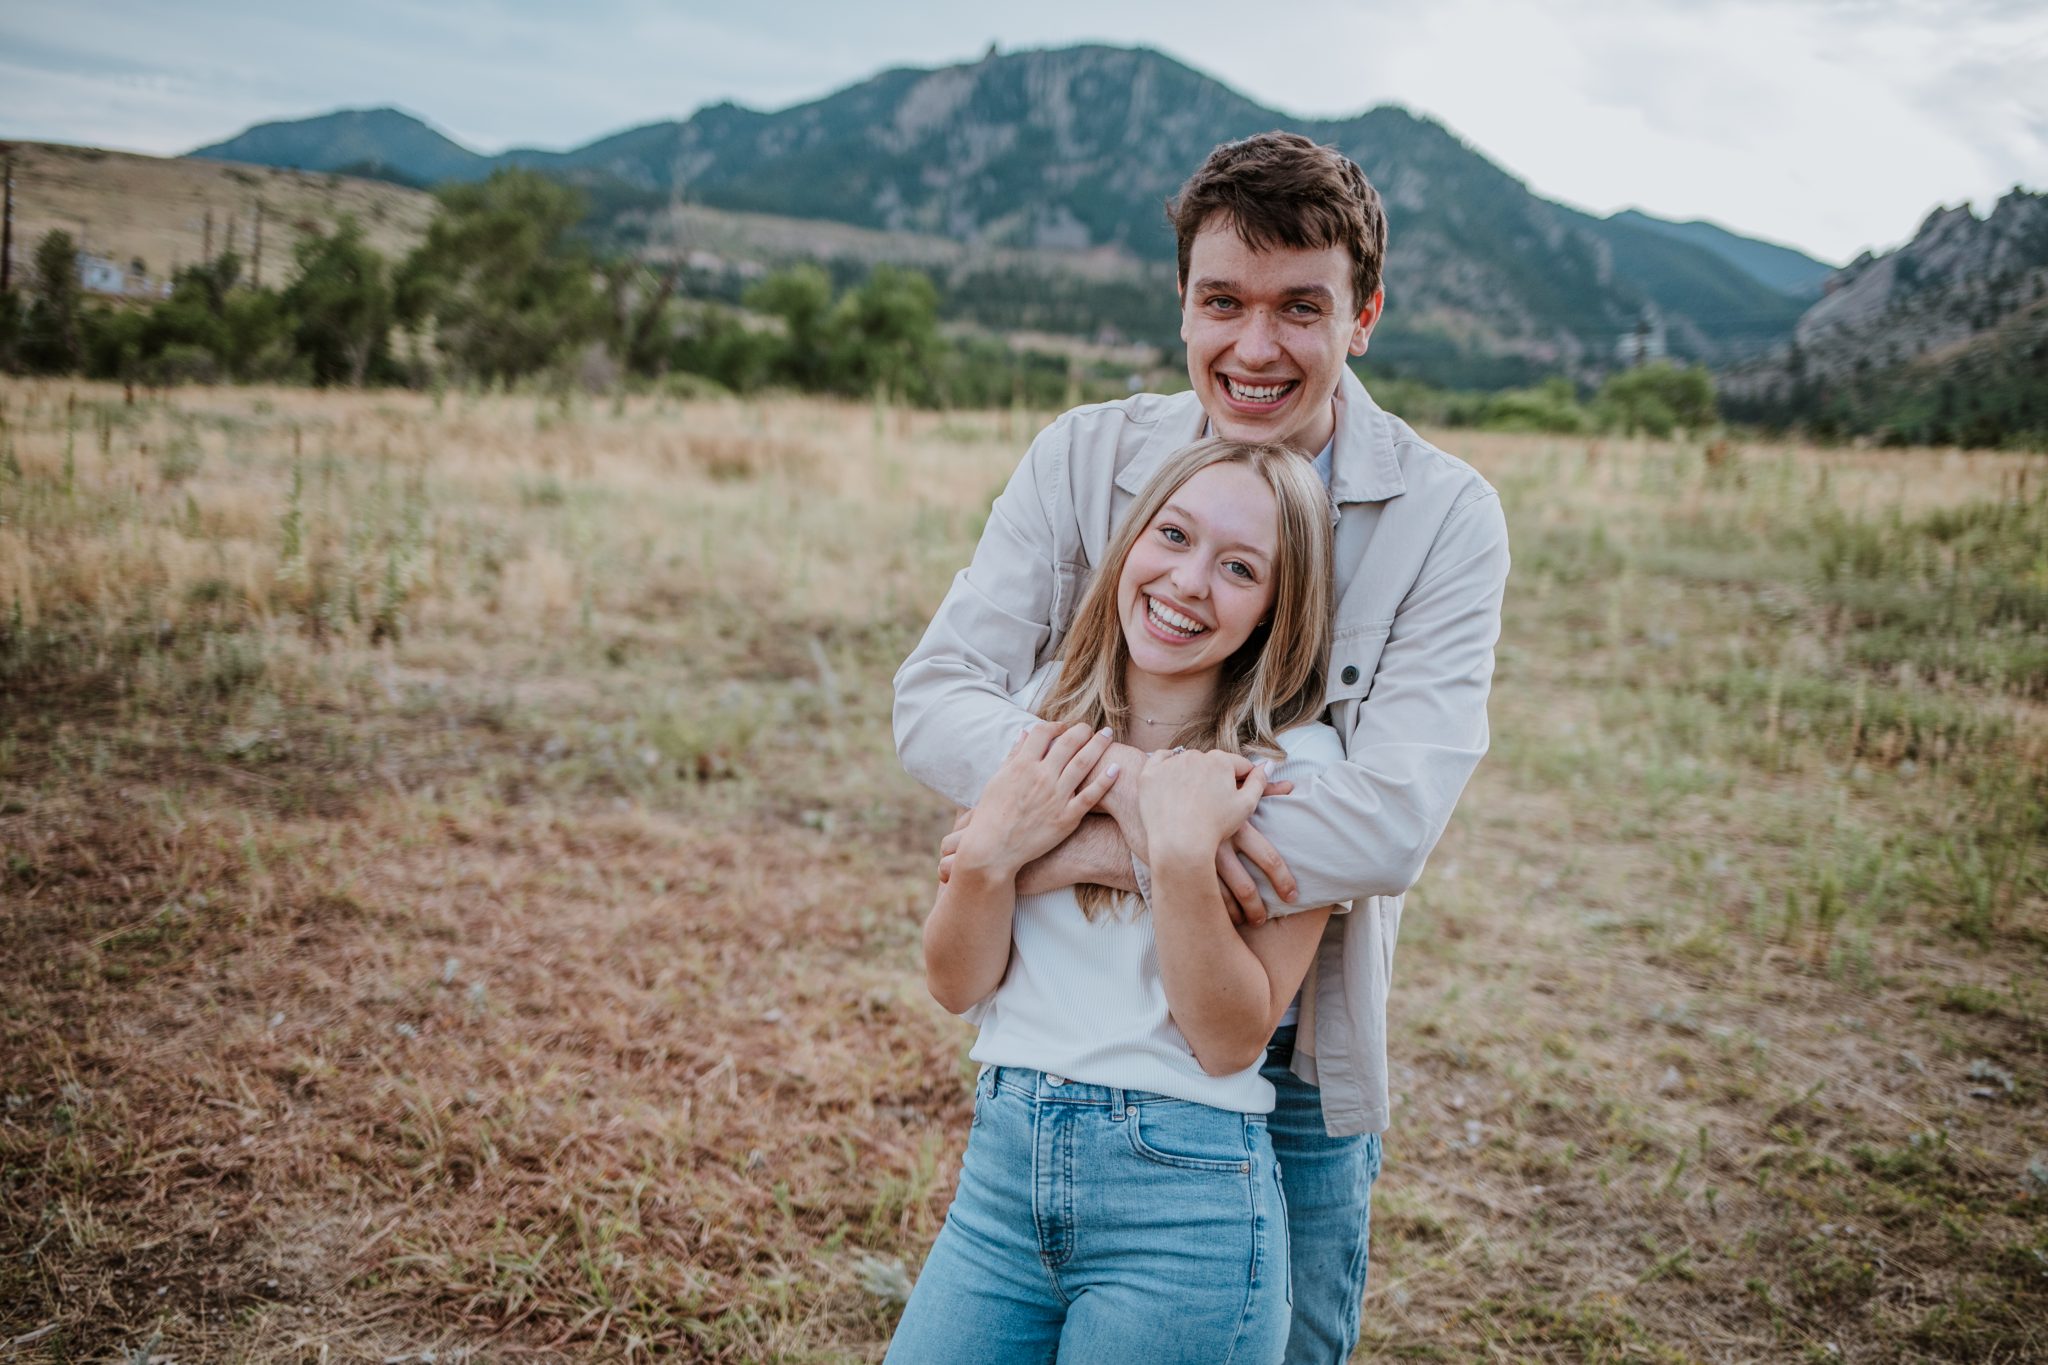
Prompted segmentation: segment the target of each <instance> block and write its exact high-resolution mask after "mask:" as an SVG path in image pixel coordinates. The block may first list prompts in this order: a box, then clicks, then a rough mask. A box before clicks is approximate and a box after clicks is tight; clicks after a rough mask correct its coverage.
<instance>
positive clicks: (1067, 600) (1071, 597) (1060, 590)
mask: <svg viewBox="0 0 2048 1365" xmlns="http://www.w3.org/2000/svg"><path fill="white" fill-rule="evenodd" d="M1087 582H1088V566H1087V565H1085V564H1055V565H1053V566H1052V620H1051V621H1050V622H1049V623H1048V624H1049V625H1050V626H1051V627H1052V629H1051V631H1049V632H1048V633H1047V635H1046V638H1045V651H1044V652H1043V653H1042V654H1040V655H1039V656H1038V660H1037V662H1038V663H1039V664H1040V665H1044V664H1046V663H1049V662H1051V661H1052V660H1053V659H1056V658H1058V657H1059V653H1060V646H1061V645H1063V644H1065V643H1066V641H1067V628H1068V627H1069V626H1071V625H1073V624H1074V609H1075V608H1077V607H1079V606H1080V605H1081V593H1082V591H1083V589H1084V588H1085V587H1086V585H1087Z"/></svg>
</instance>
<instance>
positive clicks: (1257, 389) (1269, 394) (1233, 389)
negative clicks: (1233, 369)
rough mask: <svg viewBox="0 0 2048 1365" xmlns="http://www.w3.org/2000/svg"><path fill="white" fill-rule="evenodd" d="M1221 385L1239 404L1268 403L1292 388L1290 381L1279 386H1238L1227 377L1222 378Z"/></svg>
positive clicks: (1291, 381) (1238, 384)
mask: <svg viewBox="0 0 2048 1365" xmlns="http://www.w3.org/2000/svg"><path fill="white" fill-rule="evenodd" d="M1223 384H1224V387H1226V388H1228V389H1229V390H1230V396H1231V397H1232V398H1235V399H1237V401H1238V402H1240V403H1270V402H1272V401H1273V400H1274V399H1276V398H1278V397H1279V396H1280V395H1281V394H1283V393H1285V392H1287V391H1288V390H1289V389H1291V388H1293V387H1294V381H1293V380H1291V379H1290V380H1288V381H1286V382H1285V383H1281V384H1240V383H1238V382H1237V381H1236V380H1235V379H1232V378H1231V377H1230V376H1229V375H1225V376H1224V377H1223Z"/></svg>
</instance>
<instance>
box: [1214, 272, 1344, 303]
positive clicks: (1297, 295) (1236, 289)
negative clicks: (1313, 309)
mask: <svg viewBox="0 0 2048 1365" xmlns="http://www.w3.org/2000/svg"><path fill="white" fill-rule="evenodd" d="M1191 292H1193V293H1197V294H1240V293H1243V292H1244V286H1242V285H1240V284H1239V283H1238V282H1237V281H1236V280H1219V279H1216V278H1214V277H1213V276H1211V277H1205V278H1203V279H1199V280H1196V281H1195V285H1194V289H1193V290H1192V291H1191ZM1280 297H1281V298H1284V299H1314V300H1316V301H1317V302H1318V303H1327V304H1334V303H1336V301H1337V296H1336V294H1335V293H1333V292H1331V290H1330V287H1329V286H1328V285H1326V284H1294V285H1289V286H1287V287H1286V288H1284V289H1282V290H1281V291H1280Z"/></svg>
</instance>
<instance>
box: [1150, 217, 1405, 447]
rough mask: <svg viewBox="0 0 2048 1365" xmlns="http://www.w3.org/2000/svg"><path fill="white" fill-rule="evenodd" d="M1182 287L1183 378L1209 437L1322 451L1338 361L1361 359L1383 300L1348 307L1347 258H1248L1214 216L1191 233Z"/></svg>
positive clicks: (1284, 252)
mask: <svg viewBox="0 0 2048 1365" xmlns="http://www.w3.org/2000/svg"><path fill="white" fill-rule="evenodd" d="M1180 286H1181V308H1180V339H1181V340H1182V341H1184V342H1186V343H1187V347H1188V379H1189V381H1190V382H1191V383H1192V384H1193V385H1194V390H1195V393H1196V395H1197V396H1198V397H1199V398H1200V399H1201V400H1202V408H1203V410H1204V411H1205V412H1207V413H1208V414H1209V423H1210V427H1211V429H1212V430H1213V432H1214V434H1216V435H1218V436H1224V437H1228V438H1229V439H1231V440H1233V441H1271V442H1278V443H1281V444H1285V445H1291V446H1293V447H1295V448H1296V449H1299V450H1305V451H1307V452H1308V453H1309V454H1311V455H1313V454H1315V453H1316V452H1317V451H1319V450H1321V449H1322V448H1323V447H1324V446H1325V445H1327V444H1328V443H1329V440H1330V434H1331V432H1332V431H1333V430H1334V429H1335V425H1336V418H1335V415H1334V413H1333V412H1332V409H1331V407H1330V399H1331V397H1332V395H1334V394H1335V393H1336V391H1337V381H1338V379H1339V378H1340V377H1341V376H1342V374H1343V371H1344V358H1345V357H1346V356H1347V355H1364V354H1365V345H1366V341H1367V339H1368V338H1369V337H1370V336H1371V334H1372V325H1373V323H1374V322H1376V321H1377V320H1378V318H1379V311H1380V304H1381V299H1382V296H1381V295H1380V294H1374V295H1373V297H1372V298H1371V300H1369V301H1368V302H1367V303H1366V304H1365V306H1364V307H1363V308H1362V309H1361V308H1360V307H1359V306H1358V304H1357V303H1356V301H1355V300H1354V299H1353V297H1352V293H1351V256H1350V254H1349V253H1348V252H1346V251H1345V250H1344V248H1343V247H1341V246H1329V247H1320V248H1317V249H1314V250H1307V249H1304V248H1300V247H1284V246H1283V247H1272V248H1268V249H1265V250H1255V249H1254V248H1252V247H1249V246H1247V245H1245V242H1244V239H1243V238H1241V237H1239V236H1238V235H1237V228H1236V225H1235V224H1233V223H1232V222H1231V221H1230V219H1229V218H1227V217H1225V216H1224V215H1222V214H1217V215H1215V216H1214V217H1212V218H1210V220H1209V221H1208V222H1207V223H1204V224H1203V225H1202V230H1201V231H1200V232H1198V233H1196V234H1195V240H1194V241H1193V243H1191V244H1190V246H1189V249H1188V278H1187V279H1185V280H1182V281H1180Z"/></svg>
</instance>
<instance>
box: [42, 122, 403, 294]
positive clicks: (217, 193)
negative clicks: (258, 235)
mask: <svg viewBox="0 0 2048 1365" xmlns="http://www.w3.org/2000/svg"><path fill="white" fill-rule="evenodd" d="M9 145H10V146H12V147H13V149H14V198H15V219H14V241H15V250H16V251H17V252H18V253H19V255H18V257H17V266H18V267H21V268H26V266H27V263H28V262H29V260H30V259H31V256H32V254H33V253H34V250H35V246H36V243H38V242H40V241H42V239H43V234H45V233H47V232H53V231H64V232H68V233H70V234H71V236H72V238H73V240H75V241H76V242H77V244H78V248H79V250H81V251H85V252H90V253H91V254H93V255H96V256H104V257H106V258H107V259H108V260H111V261H114V262H116V263H117V264H119V265H121V266H122V267H124V268H125V267H126V266H127V265H128V263H129V262H130V261H131V260H134V259H137V258H138V257H139V258H140V259H141V260H142V262H143V263H144V264H145V265H146V266H148V267H149V272H150V274H151V275H153V276H154V277H155V278H156V279H158V280H165V281H167V280H169V279H170V278H171V276H172V274H174V273H175V272H176V271H177V270H178V268H179V267H181V266H188V265H196V264H198V263H199V262H200V261H203V260H205V259H206V258H207V255H206V247H207V243H208V237H207V228H206V220H207V215H208V214H209V213H210V214H211V215H212V217H213V234H212V239H211V240H212V247H213V251H214V252H215V253H216V254H218V253H220V252H224V251H229V250H232V251H235V252H236V253H238V254H239V255H240V256H241V257H242V268H243V272H244V277H245V278H247V277H248V274H249V271H250V269H251V266H252V263H253V258H254V256H255V248H256V241H255V231H256V210H257V205H258V204H259V203H260V204H261V205H262V207H263V262H262V268H263V274H262V281H263V282H264V283H266V284H270V285H272V286H276V285H278V284H280V283H282V282H283V281H284V280H286V279H288V278H290V275H291V271H292V268H293V267H292V248H293V247H294V245H295V244H296V243H297V242H298V241H299V240H300V239H301V238H302V237H304V236H305V235H306V234H307V233H309V232H313V231H319V232H332V231H333V230H334V225H335V224H336V223H337V222H339V221H340V220H341V219H342V218H343V217H344V216H353V217H354V218H355V220H356V221H357V222H358V223H359V224H361V225H362V229H363V233H364V235H365V236H366V237H367V239H368V240H369V243H370V245H371V246H373V247H375V248H376V249H377V250H378V251H380V252H382V253H383V254H384V255H385V256H387V257H392V258H396V257H399V256H403V255H404V254H405V253H406V252H408V251H410V250H412V248H413V247H415V246H417V245H418V244H419V241H420V239H421V238H422V237H424V236H425V235H426V231H427V222H428V220H429V219H431V218H432V217H433V215H434V199H433V196H432V195H429V194H426V193H424V192H422V191H419V190H410V189H406V188H405V187H403V186H401V185H389V184H385V183H384V182H382V181H378V180H361V179H357V178H356V177H353V176H340V175H314V174H311V173H308V172H305V171H288V170H281V169H276V168H273V167H267V166H240V165H233V164H230V163H228V162H224V161H191V160H187V159H185V158H183V157H157V156H139V155H136V154H134V153H132V152H110V151H104V150H102V149H100V148H97V147H67V146H62V145H59V144H56V143H48V142H16V143H11V144H9Z"/></svg>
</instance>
